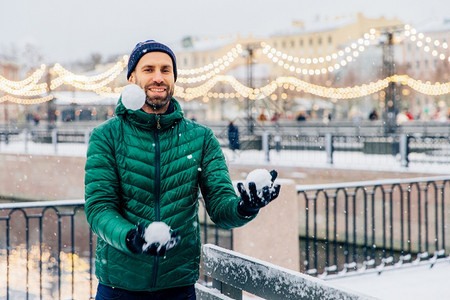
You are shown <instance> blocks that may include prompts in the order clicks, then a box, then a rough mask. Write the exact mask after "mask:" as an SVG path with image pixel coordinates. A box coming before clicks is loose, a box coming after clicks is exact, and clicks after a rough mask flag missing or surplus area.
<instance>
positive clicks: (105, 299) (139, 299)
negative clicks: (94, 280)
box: [95, 283, 196, 300]
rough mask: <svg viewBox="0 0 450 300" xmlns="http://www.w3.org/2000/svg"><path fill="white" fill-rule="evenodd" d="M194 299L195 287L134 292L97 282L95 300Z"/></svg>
mask: <svg viewBox="0 0 450 300" xmlns="http://www.w3.org/2000/svg"><path fill="white" fill-rule="evenodd" d="M113 299H114V300H195V299H196V297H195V287H194V286H193V285H190V286H182V287H177V288H171V289H167V290H161V291H156V292H145V291H143V292H135V291H127V290H123V289H119V288H113V287H110V286H106V285H103V284H101V283H99V284H98V287H97V296H95V300H113Z"/></svg>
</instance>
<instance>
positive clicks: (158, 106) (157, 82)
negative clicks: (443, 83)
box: [128, 52, 175, 114]
mask: <svg viewBox="0 0 450 300" xmlns="http://www.w3.org/2000/svg"><path fill="white" fill-rule="evenodd" d="M128 81H129V82H130V83H135V84H137V85H138V86H140V87H141V88H142V89H143V90H144V92H145V94H146V99H145V104H144V106H143V107H142V109H143V110H144V111H145V112H147V113H153V114H161V113H164V112H166V110H167V108H168V107H169V102H170V99H171V98H172V96H173V92H174V89H175V75H174V72H173V63H172V59H171V58H170V56H169V55H168V54H166V53H164V52H149V53H147V54H145V55H144V56H142V57H141V59H140V60H139V62H138V64H137V65H136V68H135V70H134V71H133V73H131V76H130V78H129V79H128Z"/></svg>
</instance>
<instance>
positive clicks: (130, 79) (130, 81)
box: [128, 72, 136, 83]
mask: <svg viewBox="0 0 450 300" xmlns="http://www.w3.org/2000/svg"><path fill="white" fill-rule="evenodd" d="M128 82H129V83H136V80H135V79H134V72H133V73H131V75H130V78H128Z"/></svg>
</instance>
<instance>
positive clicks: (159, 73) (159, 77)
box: [153, 71, 164, 83]
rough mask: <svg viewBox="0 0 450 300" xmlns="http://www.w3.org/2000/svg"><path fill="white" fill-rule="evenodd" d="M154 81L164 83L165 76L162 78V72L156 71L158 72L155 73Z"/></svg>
mask: <svg viewBox="0 0 450 300" xmlns="http://www.w3.org/2000/svg"><path fill="white" fill-rule="evenodd" d="M153 80H154V81H155V82H158V83H161V82H163V81H164V78H163V76H162V73H161V71H156V72H155V76H154V77H153Z"/></svg>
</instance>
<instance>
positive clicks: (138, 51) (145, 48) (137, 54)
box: [127, 40, 177, 81]
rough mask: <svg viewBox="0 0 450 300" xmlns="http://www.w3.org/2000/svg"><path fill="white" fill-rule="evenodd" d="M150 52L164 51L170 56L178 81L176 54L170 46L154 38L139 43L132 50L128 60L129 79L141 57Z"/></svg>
mask: <svg viewBox="0 0 450 300" xmlns="http://www.w3.org/2000/svg"><path fill="white" fill-rule="evenodd" d="M149 52H164V53H167V54H168V55H169V56H170V58H171V59H172V63H173V74H174V75H175V81H177V60H176V58H175V54H174V53H173V52H172V50H170V48H169V47H167V46H166V45H164V44H161V43H158V42H156V41H154V40H148V41H145V42H141V43H138V44H137V45H136V47H134V49H133V51H131V54H130V59H129V60H128V73H127V79H129V78H130V76H131V73H133V71H134V69H135V68H136V65H137V64H138V62H139V60H140V59H141V57H142V56H144V55H145V54H147V53H149Z"/></svg>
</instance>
